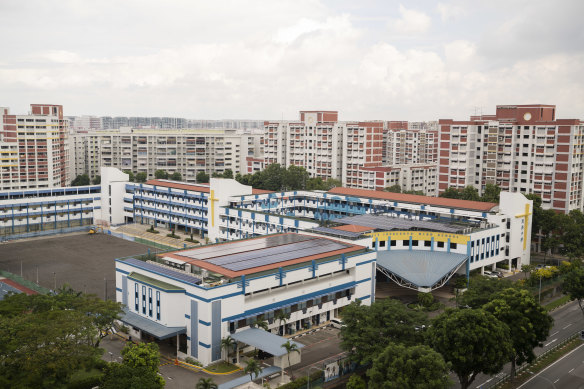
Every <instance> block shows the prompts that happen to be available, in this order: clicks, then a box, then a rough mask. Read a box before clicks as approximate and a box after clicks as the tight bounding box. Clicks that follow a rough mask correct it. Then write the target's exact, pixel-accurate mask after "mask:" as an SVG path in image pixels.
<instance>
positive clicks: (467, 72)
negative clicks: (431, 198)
mask: <svg viewBox="0 0 584 389" xmlns="http://www.w3.org/2000/svg"><path fill="white" fill-rule="evenodd" d="M583 14H584V1H582V0H554V1H549V0H546V1H543V0H525V1H524V0H505V1H503V0H468V1H463V0H450V1H448V0H444V1H429V0H427V1H424V0H410V1H405V0H403V1H392V0H359V1H357V0H354V1H349V0H267V1H260V0H246V1H241V0H232V1H222V0H213V1H209V0H206V1H198V0H164V1H162V0H157V1H153V0H99V1H83V0H52V1H46V0H26V1H22V0H1V1H0V34H1V35H2V36H3V39H2V41H1V42H0V106H6V107H10V109H11V112H12V113H14V114H24V113H27V112H28V111H29V105H30V104H31V103H49V104H62V105H63V106H64V112H65V115H98V116H176V117H185V118H191V119H195V118H196V119H203V118H204V119H258V120H280V119H286V120H295V119H298V111H300V110H337V111H339V119H340V120H409V121H425V120H438V119H440V118H452V119H458V120H463V119H466V118H468V116H469V115H472V114H476V113H479V114H480V113H481V112H482V113H484V114H492V113H494V111H495V105H497V104H533V103H541V104H555V105H557V117H559V118H579V119H584V29H583V28H582V27H581V17H582V15H583Z"/></svg>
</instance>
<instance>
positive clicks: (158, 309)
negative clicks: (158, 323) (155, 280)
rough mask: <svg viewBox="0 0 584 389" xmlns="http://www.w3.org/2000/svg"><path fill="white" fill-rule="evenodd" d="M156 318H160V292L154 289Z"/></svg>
mask: <svg viewBox="0 0 584 389" xmlns="http://www.w3.org/2000/svg"><path fill="white" fill-rule="evenodd" d="M156 320H160V292H159V291H156Z"/></svg>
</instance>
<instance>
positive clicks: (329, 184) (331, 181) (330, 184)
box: [324, 178, 343, 190]
mask: <svg viewBox="0 0 584 389" xmlns="http://www.w3.org/2000/svg"><path fill="white" fill-rule="evenodd" d="M324 186H325V190H331V189H332V188H336V187H339V186H343V183H342V182H341V180H337V179H336V178H327V179H326V181H325V182H324Z"/></svg>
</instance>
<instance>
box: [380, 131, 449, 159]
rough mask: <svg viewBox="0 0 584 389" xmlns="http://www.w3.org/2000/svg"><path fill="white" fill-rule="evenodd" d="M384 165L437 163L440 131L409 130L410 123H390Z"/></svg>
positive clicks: (385, 137)
mask: <svg viewBox="0 0 584 389" xmlns="http://www.w3.org/2000/svg"><path fill="white" fill-rule="evenodd" d="M387 127H388V128H387V131H386V132H385V136H384V140H385V142H384V143H385V147H384V150H385V158H384V160H383V162H384V164H387V165H395V164H410V163H433V162H436V161H437V157H438V153H437V138H438V131H437V130H432V129H426V128H417V129H411V128H408V122H388V126H387Z"/></svg>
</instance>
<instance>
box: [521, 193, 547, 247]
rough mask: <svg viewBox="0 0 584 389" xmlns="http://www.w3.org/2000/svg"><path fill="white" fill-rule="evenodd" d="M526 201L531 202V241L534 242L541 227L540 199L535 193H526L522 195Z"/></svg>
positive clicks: (541, 210) (541, 211)
mask: <svg viewBox="0 0 584 389" xmlns="http://www.w3.org/2000/svg"><path fill="white" fill-rule="evenodd" d="M524 196H525V197H526V198H527V199H528V200H531V201H533V207H532V212H531V240H532V241H535V238H536V237H537V236H538V234H539V232H540V229H541V227H542V221H543V209H542V208H541V203H542V201H541V197H539V195H537V194H535V193H528V194H526V195H524Z"/></svg>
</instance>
